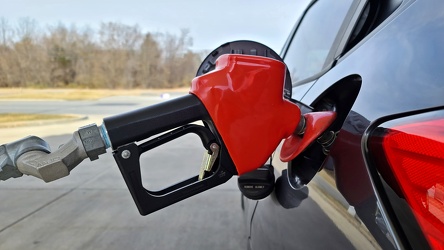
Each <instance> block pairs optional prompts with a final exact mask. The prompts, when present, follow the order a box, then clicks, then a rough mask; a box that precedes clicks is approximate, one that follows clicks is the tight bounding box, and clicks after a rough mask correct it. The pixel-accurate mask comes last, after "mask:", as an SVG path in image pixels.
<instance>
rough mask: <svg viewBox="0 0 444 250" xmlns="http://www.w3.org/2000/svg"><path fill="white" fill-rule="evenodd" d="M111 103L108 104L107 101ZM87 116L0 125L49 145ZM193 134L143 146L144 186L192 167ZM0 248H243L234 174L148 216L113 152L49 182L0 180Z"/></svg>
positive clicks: (114, 109) (114, 101)
mask: <svg viewBox="0 0 444 250" xmlns="http://www.w3.org/2000/svg"><path fill="white" fill-rule="evenodd" d="M158 101H160V99H158V98H157V99H156V98H146V99H144V98H139V97H136V98H130V101H129V100H128V99H124V98H123V99H122V98H109V99H105V100H100V101H97V102H61V101H57V102H46V101H45V102H40V101H37V102H2V103H1V105H0V113H1V112H4V110H8V112H37V111H38V112H42V113H43V112H45V113H62V111H66V110H69V112H68V113H77V114H82V115H85V114H86V115H91V114H92V115H91V116H90V117H93V118H95V119H96V120H99V119H100V117H101V116H103V115H112V114H115V113H120V112H124V111H127V110H132V109H134V108H138V107H143V106H146V105H150V104H152V103H155V102H158ZM105 104H108V105H105ZM90 122H91V119H89V120H86V121H78V122H76V123H74V124H63V125H62V126H60V125H49V126H38V127H26V128H20V129H0V137H2V139H3V140H5V141H3V142H0V143H4V142H6V141H10V140H9V139H10V138H12V137H14V136H16V137H22V136H25V135H27V134H36V135H44V136H46V135H51V134H61V133H62V134H63V135H58V136H46V137H44V139H46V140H47V141H48V142H49V143H50V145H51V146H52V147H53V148H54V147H57V145H60V144H61V143H63V142H65V141H66V140H68V136H69V135H67V134H66V132H64V131H73V130H74V129H75V128H77V127H79V126H81V124H88V123H90ZM198 140H199V139H198V138H197V137H195V136H192V135H190V136H185V137H183V138H181V139H180V141H177V142H176V143H168V144H167V145H166V146H164V147H162V148H158V149H155V150H153V152H149V153H147V155H146V156H144V157H143V159H142V165H143V168H142V173H143V176H144V184H145V185H146V187H147V188H150V189H155V188H161V187H165V186H166V185H167V184H173V183H174V182H177V181H180V180H183V179H185V178H186V177H190V176H192V175H195V174H197V172H198V170H199V165H200V163H201V159H202V154H203V150H202V148H201V146H200V143H199V142H198ZM0 200H1V202H0V249H2V250H3V249H45V250H46V249H246V244H247V243H246V241H247V240H246V229H245V226H244V222H243V219H242V210H241V206H240V193H239V190H238V189H237V184H236V180H235V178H233V179H232V180H230V181H229V182H228V183H226V184H223V185H221V186H219V187H218V188H215V189H213V190H210V191H207V192H205V193H202V194H199V195H197V196H195V197H192V198H190V199H187V200H185V201H182V202H180V203H178V204H175V205H173V206H171V207H169V208H166V209H164V210H161V211H158V212H156V213H153V214H151V215H148V216H146V217H143V216H141V215H139V213H138V210H137V208H136V206H135V204H134V202H133V200H132V198H131V195H130V193H129V191H128V190H127V188H126V185H125V183H124V181H123V178H122V177H121V175H120V172H119V170H118V167H117V165H116V164H115V162H114V160H113V158H112V155H111V153H108V154H106V155H104V156H100V160H98V161H95V162H90V161H89V160H86V161H85V162H83V163H82V164H81V165H79V166H78V167H77V168H76V169H74V170H73V171H72V172H71V175H70V176H68V177H65V178H63V179H60V180H57V181H55V182H53V183H44V182H43V181H41V180H38V179H35V178H33V177H22V178H18V179H10V180H8V181H5V182H0Z"/></svg>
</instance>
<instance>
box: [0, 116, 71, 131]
mask: <svg viewBox="0 0 444 250" xmlns="http://www.w3.org/2000/svg"><path fill="white" fill-rule="evenodd" d="M77 118H78V117H77V116H74V115H52V114H22V113H4V114H0V128H14V127H21V126H27V125H38V124H44V123H45V122H56V121H60V120H69V119H77Z"/></svg>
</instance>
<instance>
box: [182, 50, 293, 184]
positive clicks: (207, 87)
mask: <svg viewBox="0 0 444 250" xmlns="http://www.w3.org/2000/svg"><path fill="white" fill-rule="evenodd" d="M285 72H286V66H285V64H284V63H282V62H280V61H278V60H274V59H271V58H266V57H259V56H246V55H222V56H220V57H219V58H218V59H217V61H216V68H215V70H214V71H211V72H210V73H207V74H205V75H202V76H199V77H196V78H194V80H193V81H192V86H191V90H190V93H192V94H194V95H196V96H197V97H198V98H199V99H200V100H201V102H202V103H203V104H204V106H205V108H206V109H207V111H208V113H209V114H210V116H211V120H212V121H213V123H214V126H215V128H216V129H217V132H218V133H219V134H220V136H221V138H222V140H223V141H224V143H225V145H226V147H227V150H228V152H229V155H230V157H231V159H232V160H233V162H234V165H235V166H236V169H237V172H238V174H239V175H242V174H244V173H246V172H249V171H252V170H254V169H257V168H259V167H260V166H262V165H263V164H264V163H265V162H266V161H267V159H268V157H270V155H271V154H272V153H273V151H274V150H275V149H276V147H277V146H278V145H279V143H280V142H281V140H282V139H284V138H287V137H289V136H290V135H292V133H293V131H295V129H296V127H297V125H298V123H299V120H300V117H301V111H300V109H299V107H298V106H297V105H296V104H294V103H292V102H290V101H289V100H286V99H284V97H283V92H284V82H285Z"/></svg>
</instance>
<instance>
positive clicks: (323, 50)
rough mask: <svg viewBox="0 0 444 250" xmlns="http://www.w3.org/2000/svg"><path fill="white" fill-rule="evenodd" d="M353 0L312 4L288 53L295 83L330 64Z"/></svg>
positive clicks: (288, 63)
mask: <svg viewBox="0 0 444 250" xmlns="http://www.w3.org/2000/svg"><path fill="white" fill-rule="evenodd" d="M352 3H353V0H320V1H316V2H315V3H313V4H312V5H311V7H310V8H309V9H308V11H307V12H306V14H305V15H304V17H303V19H302V21H301V22H300V24H299V26H298V28H297V30H296V33H295V35H294V37H293V39H292V41H291V42H290V45H289V47H288V49H287V52H286V54H285V63H286V64H287V66H288V69H289V71H290V74H291V79H292V81H293V86H297V85H298V83H303V82H301V81H302V80H304V79H307V78H309V77H311V76H314V75H316V74H317V73H319V72H321V71H322V69H323V68H324V67H326V66H327V65H329V64H330V63H331V61H333V59H332V58H329V54H330V51H331V50H332V47H333V46H334V42H335V40H336V37H337V35H338V32H339V30H340V28H341V26H342V24H343V22H344V19H345V17H346V16H347V13H348V11H349V9H350V7H351V5H352Z"/></svg>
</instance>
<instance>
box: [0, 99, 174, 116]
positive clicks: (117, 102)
mask: <svg viewBox="0 0 444 250" xmlns="http://www.w3.org/2000/svg"><path fill="white" fill-rule="evenodd" d="M178 96H179V94H173V95H171V98H175V97H178ZM160 101H164V100H163V99H161V98H160V96H158V95H145V96H119V97H108V98H103V99H100V100H97V101H95V100H91V101H59V100H52V101H51V100H39V101H36V100H28V101H0V114H1V113H42V114H80V115H103V116H106V115H114V114H119V113H123V112H126V111H130V110H134V109H137V108H142V107H146V106H149V105H152V104H154V103H158V102H160Z"/></svg>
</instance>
